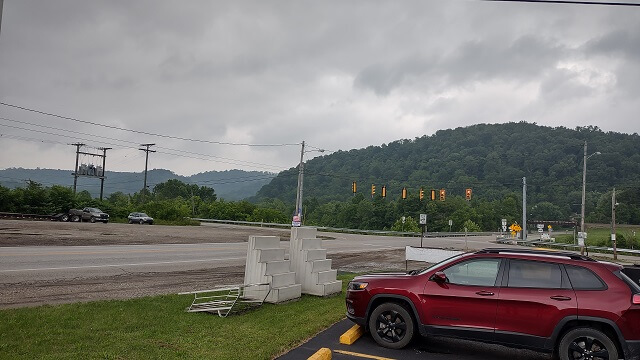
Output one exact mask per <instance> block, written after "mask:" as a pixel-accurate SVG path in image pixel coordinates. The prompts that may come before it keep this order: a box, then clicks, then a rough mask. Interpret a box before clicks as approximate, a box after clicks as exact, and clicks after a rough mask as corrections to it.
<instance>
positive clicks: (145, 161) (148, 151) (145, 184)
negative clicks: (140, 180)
mask: <svg viewBox="0 0 640 360" xmlns="http://www.w3.org/2000/svg"><path fill="white" fill-rule="evenodd" d="M154 145H155V144H140V146H144V147H145V148H144V149H138V150H141V151H144V152H145V153H147V154H146V158H145V160H144V187H143V188H142V196H143V198H144V194H145V192H146V191H147V168H148V166H149V153H150V152H156V151H155V150H149V146H154Z"/></svg>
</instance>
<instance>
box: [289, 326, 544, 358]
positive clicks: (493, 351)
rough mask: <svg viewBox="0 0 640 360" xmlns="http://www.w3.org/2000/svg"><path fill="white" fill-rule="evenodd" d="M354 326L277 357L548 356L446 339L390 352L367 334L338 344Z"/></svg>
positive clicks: (328, 332) (327, 333)
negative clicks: (325, 350) (326, 351)
mask: <svg viewBox="0 0 640 360" xmlns="http://www.w3.org/2000/svg"><path fill="white" fill-rule="evenodd" d="M353 325H354V323H353V322H351V321H350V320H348V319H345V320H342V321H340V322H338V323H337V324H335V325H333V326H332V327H330V328H329V329H327V330H325V331H323V332H322V333H320V334H318V335H317V336H316V337H314V338H313V339H310V340H309V341H307V342H306V343H304V344H302V345H300V346H299V347H297V348H295V349H293V350H291V351H290V352H288V353H286V354H284V355H282V356H280V357H279V358H278V359H280V360H299V359H307V358H309V357H310V356H312V355H313V354H314V353H316V352H317V351H318V350H319V349H321V348H329V349H330V350H331V359H339V360H342V359H345V360H346V359H350V360H353V359H378V360H384V359H395V360H410V359H425V360H426V359H429V360H432V359H433V360H451V359H460V360H481V359H482V360H484V359H505V360H507V359H519V360H546V359H551V355H550V354H544V353H539V352H535V351H529V350H522V349H512V348H507V347H504V346H500V345H491V344H484V343H480V342H473V341H466V340H457V339H449V338H430V339H427V338H422V337H416V338H414V339H413V341H412V342H411V343H410V344H409V346H407V347H406V348H404V349H401V350H391V349H386V348H383V347H380V346H378V344H376V343H375V341H374V340H373V338H371V336H370V335H369V334H368V333H365V334H363V335H362V336H361V337H360V338H359V339H358V340H356V341H355V343H353V344H352V345H344V344H340V336H341V335H342V334H344V333H345V332H346V331H347V330H349V329H350V328H351V327H352V326H353Z"/></svg>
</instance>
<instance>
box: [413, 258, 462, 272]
mask: <svg viewBox="0 0 640 360" xmlns="http://www.w3.org/2000/svg"><path fill="white" fill-rule="evenodd" d="M465 255H467V254H466V253H465V254H458V255H454V256H452V257H450V258H448V259H445V260H442V261H440V262H439V263H435V264H433V265H430V266H427V267H425V268H422V269H417V270H412V271H410V272H409V274H411V275H415V274H424V273H426V272H427V271H429V270H431V269H433V268H434V267H436V266H440V265H445V264H448V263H450V262H453V261H455V260H458V259H459V258H461V257H463V256H465Z"/></svg>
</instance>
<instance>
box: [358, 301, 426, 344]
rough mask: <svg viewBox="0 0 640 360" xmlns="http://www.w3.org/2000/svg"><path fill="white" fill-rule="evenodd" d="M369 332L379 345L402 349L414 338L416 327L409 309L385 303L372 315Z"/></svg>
mask: <svg viewBox="0 0 640 360" xmlns="http://www.w3.org/2000/svg"><path fill="white" fill-rule="evenodd" d="M369 332H371V336H372V337H373V339H374V340H375V341H376V342H377V343H378V345H380V346H384V347H386V348H390V349H400V348H403V347H405V346H407V344H409V342H410V341H411V338H413V334H414V332H415V326H414V323H413V319H412V318H411V315H410V314H409V312H408V311H407V309H405V308H404V307H402V306H401V305H399V304H396V303H384V304H381V305H379V306H378V307H376V308H375V309H374V310H373V312H372V313H371V317H370V318H369Z"/></svg>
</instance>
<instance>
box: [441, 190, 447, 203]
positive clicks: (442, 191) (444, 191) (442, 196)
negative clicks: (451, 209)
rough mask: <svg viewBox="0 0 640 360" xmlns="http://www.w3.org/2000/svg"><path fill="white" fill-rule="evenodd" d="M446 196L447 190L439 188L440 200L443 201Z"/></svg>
mask: <svg viewBox="0 0 640 360" xmlns="http://www.w3.org/2000/svg"><path fill="white" fill-rule="evenodd" d="M446 198H447V190H445V189H440V201H444V200H445V199H446Z"/></svg>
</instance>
